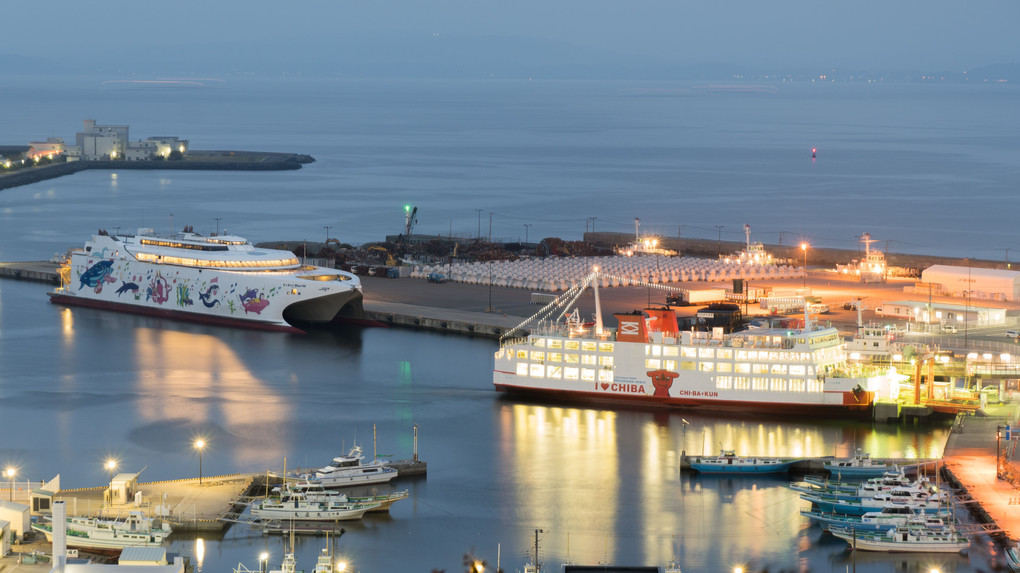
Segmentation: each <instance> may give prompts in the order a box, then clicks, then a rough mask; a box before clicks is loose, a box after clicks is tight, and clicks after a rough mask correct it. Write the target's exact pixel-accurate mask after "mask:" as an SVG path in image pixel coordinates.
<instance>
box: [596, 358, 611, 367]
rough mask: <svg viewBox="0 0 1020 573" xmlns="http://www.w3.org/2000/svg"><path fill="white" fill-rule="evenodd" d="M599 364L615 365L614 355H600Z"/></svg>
mask: <svg viewBox="0 0 1020 573" xmlns="http://www.w3.org/2000/svg"><path fill="white" fill-rule="evenodd" d="M599 364H601V365H603V366H612V365H613V357H612V356H599Z"/></svg>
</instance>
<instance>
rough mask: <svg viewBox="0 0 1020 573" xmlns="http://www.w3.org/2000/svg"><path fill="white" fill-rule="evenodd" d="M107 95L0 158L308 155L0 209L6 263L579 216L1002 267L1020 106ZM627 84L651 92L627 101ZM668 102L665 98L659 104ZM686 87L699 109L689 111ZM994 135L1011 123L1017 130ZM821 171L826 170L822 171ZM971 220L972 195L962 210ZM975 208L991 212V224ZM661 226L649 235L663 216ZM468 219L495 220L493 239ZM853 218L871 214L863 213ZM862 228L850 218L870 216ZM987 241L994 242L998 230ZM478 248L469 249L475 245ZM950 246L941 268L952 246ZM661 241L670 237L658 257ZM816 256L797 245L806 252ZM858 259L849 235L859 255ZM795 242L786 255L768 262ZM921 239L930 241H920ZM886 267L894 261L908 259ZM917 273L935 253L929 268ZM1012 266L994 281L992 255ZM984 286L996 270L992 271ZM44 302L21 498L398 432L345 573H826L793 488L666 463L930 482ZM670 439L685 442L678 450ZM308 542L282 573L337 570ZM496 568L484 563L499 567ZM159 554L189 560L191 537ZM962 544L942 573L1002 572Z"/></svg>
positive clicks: (532, 93) (91, 83)
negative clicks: (95, 153) (551, 571)
mask: <svg viewBox="0 0 1020 573" xmlns="http://www.w3.org/2000/svg"><path fill="white" fill-rule="evenodd" d="M101 79H114V78H70V79H67V80H66V81H60V82H46V81H40V80H17V81H13V82H11V84H10V85H8V86H6V87H5V88H4V95H5V98H6V99H5V101H6V102H8V103H9V105H10V106H11V107H12V108H14V109H20V110H23V113H21V114H16V115H14V116H12V117H11V119H10V122H9V125H6V124H5V131H4V135H3V137H4V138H5V141H4V142H3V143H18V142H22V141H26V140H30V139H39V138H45V137H47V136H63V137H64V138H65V139H71V137H72V134H73V132H74V131H76V130H78V129H80V127H79V126H80V122H81V120H82V119H84V118H94V119H96V120H97V121H99V123H106V124H122V123H123V124H130V125H131V126H132V130H133V131H132V133H133V137H134V138H144V137H146V136H149V135H164V134H171V135H178V136H181V137H185V138H188V139H190V140H191V145H192V146H193V147H194V148H203V149H217V148H220V149H261V150H284V151H294V152H301V153H309V154H311V155H313V156H315V157H316V158H317V159H318V161H317V162H316V163H314V164H312V165H309V166H306V167H305V168H303V169H301V170H299V171H296V172H287V173H266V174H246V173H203V172H189V173H177V172H173V173H169V172H168V173H160V172H131V171H126V172H117V173H109V172H87V173H81V174H77V175H75V176H72V177H67V178H63V179H58V180H54V181H48V182H44V183H40V184H37V185H31V186H26V187H21V188H16V189H12V190H7V191H3V192H0V260H24V259H39V258H47V257H49V256H50V255H51V254H53V253H54V252H62V251H64V250H65V249H67V248H68V247H69V246H72V245H78V244H80V243H81V242H82V241H83V240H84V239H85V238H86V237H87V235H88V234H89V233H91V232H94V230H95V229H96V228H98V227H103V228H107V229H113V228H114V227H116V226H120V227H122V228H132V227H136V226H148V227H156V228H162V229H164V230H168V229H169V228H170V213H173V220H174V225H175V226H176V227H177V228H180V226H182V225H185V224H190V225H194V226H195V227H196V228H197V229H198V230H203V229H205V228H206V227H208V229H209V230H212V229H213V226H214V225H215V224H216V223H215V218H216V217H221V218H222V221H221V222H220V223H219V224H220V225H221V230H222V228H229V229H230V230H231V231H233V232H236V233H239V234H242V235H246V236H248V237H249V238H251V239H253V240H256V241H259V240H274V239H300V238H307V239H309V240H321V239H320V238H321V237H323V236H324V233H325V230H324V229H323V226H327V225H328V226H331V227H332V230H331V231H330V235H331V236H336V237H338V238H340V239H341V240H344V241H349V242H354V243H360V242H365V241H371V240H377V239H380V238H381V237H382V235H384V234H387V233H396V232H398V231H399V229H400V227H401V226H402V224H403V215H402V209H403V205H404V204H405V203H413V204H416V205H418V206H419V209H420V213H421V214H420V216H419V221H420V222H419V229H421V230H422V232H435V233H437V234H446V233H448V232H451V231H452V232H454V233H462V234H476V233H478V232H479V231H478V229H479V227H480V228H481V234H483V235H487V234H488V219H489V212H490V211H492V212H493V213H494V215H493V231H492V233H493V236H494V237H509V236H514V237H516V236H517V235H518V234H523V231H524V228H523V225H524V224H525V223H527V224H530V225H532V226H531V228H530V236H531V238H532V239H535V238H536V237H540V236H552V235H555V236H564V237H567V238H579V237H580V234H581V233H582V232H583V231H584V227H585V222H586V221H585V219H586V218H587V217H592V216H594V217H598V219H597V220H596V225H597V229H599V230H620V231H625V230H627V229H629V228H631V227H630V226H631V225H632V223H631V217H632V216H637V217H641V219H642V221H643V223H644V225H645V228H651V229H658V230H661V232H664V233H670V232H674V233H675V231H677V230H679V229H678V228H677V227H678V225H685V224H686V225H687V227H686V228H685V229H684V233H685V234H692V235H696V234H698V233H700V234H701V235H702V236H706V237H714V236H715V233H716V229H715V228H714V227H711V226H709V225H710V224H716V222H718V224H723V225H725V226H726V227H725V228H724V238H734V239H735V238H737V237H736V235H735V233H734V234H732V235H728V233H730V231H734V232H735V231H737V230H738V229H739V228H740V226H741V225H742V224H743V223H745V222H746V223H750V224H751V225H752V226H753V229H752V231H753V232H757V231H758V230H759V229H761V232H762V235H763V236H762V237H761V238H762V239H764V240H768V239H769V236H768V234H767V233H769V232H771V233H773V236H775V237H777V238H778V231H780V230H783V231H789V232H790V233H792V234H798V235H799V234H800V233H804V234H805V235H808V236H809V237H812V240H813V241H817V242H823V241H832V242H833V246H846V241H850V245H851V246H853V245H855V244H856V243H855V242H853V241H854V239H853V237H854V235H857V234H860V233H861V232H865V231H869V232H871V233H872V235H873V236H875V237H876V238H879V239H888V240H892V241H896V242H899V243H900V244H901V245H903V246H904V248H903V250H907V249H906V248H905V247H906V246H908V245H916V246H917V247H918V248H917V249H913V250H918V251H920V250H921V247H924V248H928V247H930V246H931V245H934V244H937V245H938V247H939V250H946V251H948V250H950V249H957V250H958V251H957V252H960V253H961V254H967V253H976V252H977V251H979V250H980V249H986V251H983V252H988V253H992V252H993V251H994V249H995V248H998V247H992V246H989V245H991V243H992V242H993V240H1001V241H1002V245H1003V246H1002V248H1003V249H1005V247H1006V246H1008V241H1009V240H1012V237H1013V235H1012V234H1011V233H1010V230H1009V226H1008V224H1007V222H1008V221H1007V220H1008V218H1009V217H1010V216H1011V215H1010V213H1011V212H1012V211H1010V210H1009V209H994V208H989V205H990V204H994V203H995V202H1002V203H1004V204H1007V205H1008V204H1009V203H1008V202H1009V201H1012V200H1013V199H1012V197H1011V196H1010V194H1009V192H1008V191H1009V190H1010V189H1014V188H1015V185H1013V186H1012V187H1011V185H1012V184H1013V183H1014V182H1015V181H1016V180H1017V178H1016V175H1017V163H1018V162H1020V160H1018V159H1017V158H1018V157H1020V155H1018V154H1017V153H1016V151H1017V149H1016V148H1017V146H1018V142H1017V139H1016V138H1017V135H1016V133H1017V131H1016V130H1015V129H1013V128H1015V127H1016V126H1015V122H1016V121H1017V119H1016V117H1015V114H1012V113H1011V112H1010V110H1011V109H1012V107H1011V104H1012V103H1013V101H1014V94H1015V92H1013V91H1010V89H1009V88H1005V89H1003V88H1002V87H1001V86H974V87H946V88H941V87H940V88H922V87H918V86H867V87H865V86H860V87H849V88H846V87H838V86H797V87H790V88H787V87H780V88H779V89H778V91H777V92H776V93H772V94H746V93H719V92H715V91H712V90H709V89H700V88H697V87H696V86H659V85H655V86H652V85H635V84H632V83H627V84H612V83H583V82H574V83H559V84H549V83H536V82H516V83H515V82H401V81H392V82H359V81H346V80H337V79H329V80H325V79H303V78H289V79H261V78H230V79H228V81H227V82H226V83H225V84H223V85H220V86H218V87H215V88H209V89H200V90H172V91H163V90H156V91H131V90H103V89H102V88H101V87H100V80H101ZM636 88H639V89H636ZM660 88H668V90H667V91H662V90H661V89H660ZM684 90H688V91H684ZM1010 122H1013V123H1012V124H1011V123H1010ZM811 146H817V147H818V148H819V151H820V153H819V158H818V159H817V160H816V161H815V162H811V161H810V156H809V150H810V147H811ZM960 197H967V199H966V200H964V199H961V198H960ZM981 198H984V199H987V201H988V202H987V203H986V204H980V203H982V201H980V200H979V199H981ZM663 207H665V208H663ZM475 209H482V211H481V213H480V214H479V212H476V211H475ZM848 214H856V215H859V217H848V216H847V215H848ZM858 218H859V219H860V220H857V219H858ZM997 218H998V219H997ZM479 220H480V223H479ZM950 222H953V223H954V224H955V225H956V227H955V228H954V229H955V231H958V232H954V234H953V235H952V240H953V241H955V242H956V243H955V244H948V241H949V240H950V235H948V234H947V233H945V231H944V228H943V226H944V225H945V224H949V223H950ZM671 229H673V231H671ZM812 233H814V234H813V235H812ZM844 235H845V236H844ZM784 236H785V235H784ZM919 237H924V238H923V239H922V238H919ZM896 242H894V243H893V246H894V247H895V245H896V244H897V243H896ZM932 250H934V249H932ZM1002 254H1003V255H1005V252H1004V250H1003V251H1002ZM990 258H994V257H990ZM45 291H46V287H45V286H44V285H38V284H31V283H21V282H14V281H0V364H2V365H3V368H2V369H0V420H3V421H4V423H5V424H4V426H5V427H6V428H10V429H12V431H11V432H10V434H9V438H10V439H8V440H4V441H3V442H2V443H0V463H3V464H5V465H6V464H7V463H12V464H15V465H17V466H19V467H20V468H21V469H20V473H19V475H21V476H22V477H26V476H27V477H31V478H32V479H40V478H49V477H51V476H52V475H55V474H60V475H61V480H62V484H63V486H64V487H82V486H93V485H99V484H100V483H102V482H103V481H104V480H105V478H106V473H105V471H104V470H103V468H102V462H103V460H105V459H106V458H107V457H108V456H111V455H113V456H116V457H118V458H119V459H120V460H121V468H122V469H124V470H125V471H137V470H141V469H142V468H144V471H143V474H142V478H143V479H145V480H153V481H154V480H161V479H173V478H178V477H191V476H194V475H196V473H197V469H198V468H197V466H198V460H197V458H196V456H195V454H194V451H193V450H192V449H191V447H190V444H191V442H192V440H193V439H194V437H195V436H198V435H203V436H206V437H207V438H208V439H209V441H210V446H209V448H208V450H207V452H206V454H205V455H204V456H203V460H202V464H203V473H204V474H205V475H212V474H222V473H233V472H239V471H264V470H266V469H268V468H280V467H281V466H282V465H283V460H284V458H286V459H287V463H288V465H289V466H291V467H293V466H295V465H301V466H314V465H320V464H324V463H326V462H327V461H328V460H329V459H330V458H331V457H333V456H334V455H337V454H338V453H340V452H341V451H342V450H343V449H344V446H348V447H349V446H350V445H351V443H352V442H353V441H354V440H355V439H356V440H357V441H358V442H359V443H361V444H363V445H365V446H366V450H368V451H371V447H372V446H371V444H372V427H373V425H375V426H376V428H377V430H378V435H379V452H380V453H382V454H393V455H394V456H396V457H399V458H403V457H409V456H410V453H411V439H412V438H411V435H412V434H411V431H412V427H413V425H415V424H417V425H418V426H419V428H420V453H421V456H422V457H423V458H424V459H425V460H427V461H428V463H429V476H428V478H427V479H419V480H408V481H402V483H401V482H398V483H397V484H396V487H400V488H403V487H408V488H410V489H411V491H412V497H411V499H410V500H407V501H404V502H400V503H398V504H397V505H395V506H394V507H393V509H392V512H391V515H390V516H388V517H381V518H380V517H370V518H366V519H365V520H364V522H362V523H360V524H351V525H349V526H346V529H347V530H348V533H347V534H346V535H345V536H344V537H343V538H342V539H341V545H342V546H343V547H344V550H345V552H346V553H347V555H348V556H349V557H350V559H351V560H352V562H353V563H355V564H356V567H357V568H358V570H360V571H365V572H369V571H431V570H432V569H445V570H447V571H457V570H460V569H461V568H462V566H461V558H462V555H463V554H465V553H467V552H474V553H475V554H476V555H478V556H479V557H481V558H484V559H486V560H487V561H488V562H489V564H490V566H491V565H495V562H496V559H497V551H498V552H499V554H500V555H501V558H500V559H501V565H502V566H503V568H504V569H507V570H510V571H512V570H514V569H517V568H520V567H521V566H522V565H523V563H524V562H525V561H526V560H527V557H526V553H527V551H528V550H529V548H530V547H531V545H532V543H533V539H534V538H533V535H534V534H533V531H534V530H535V529H543V530H544V533H542V534H541V552H542V560H543V561H545V563H546V564H547V565H555V564H558V563H561V562H564V561H566V560H568V559H569V560H572V561H574V562H578V563H598V562H616V563H629V564H664V563H665V562H667V561H668V560H669V559H670V557H671V556H673V555H676V556H677V557H678V558H679V559H680V560H681V562H682V563H683V568H684V570H685V571H714V570H720V569H728V568H730V567H731V566H733V565H736V564H739V563H743V564H746V565H747V566H749V567H751V568H756V569H763V568H769V570H772V571H776V570H781V569H786V570H798V571H824V570H833V571H836V570H838V571H843V570H847V569H850V568H851V567H853V564H851V562H850V561H848V558H847V554H846V552H844V551H843V545H842V544H841V543H839V542H838V541H836V540H834V539H832V538H831V537H828V536H823V535H822V534H821V532H820V530H819V529H818V528H817V527H815V526H811V525H809V524H808V523H807V522H806V521H805V520H804V519H803V518H801V516H800V515H799V514H798V511H799V509H801V508H802V507H803V503H802V502H801V501H800V500H799V499H798V498H797V496H795V495H793V493H792V492H790V491H789V490H788V489H787V488H786V487H785V482H782V481H772V480H752V479H707V478H698V477H693V478H692V477H688V476H686V475H683V476H681V475H679V474H678V472H677V463H678V457H679V454H680V452H681V451H683V450H686V451H687V452H689V453H701V452H702V451H708V452H714V451H715V450H717V449H718V448H720V447H732V448H736V449H737V450H738V451H739V452H740V453H758V454H773V455H791V456H792V455H797V456H799V455H806V456H807V455H815V456H817V455H830V454H840V455H845V454H847V453H849V452H852V451H853V449H854V448H857V447H860V448H864V449H865V450H867V451H870V452H871V453H872V454H873V455H875V456H896V457H900V456H914V455H917V456H933V455H938V453H939V452H940V451H941V448H942V447H943V444H944V442H945V439H946V436H947V432H946V429H945V428H944V427H940V426H936V427H928V426H909V427H902V426H885V425H881V426H872V425H871V424H867V423H843V422H835V421H797V420H793V421H791V420H777V419H770V418H747V417H737V418H725V417H716V416H710V415H704V414H697V413H666V412H644V411H632V410H612V409H592V408H576V407H568V406H559V405H557V406H553V405H545V404H540V403H523V402H515V401H511V400H505V399H502V398H500V397H499V396H497V395H496V394H495V393H494V392H493V391H492V390H491V368H492V362H491V361H492V352H494V350H495V349H496V346H495V343H494V342H492V341H487V340H473V339H467V338H460V337H448V336H441V335H435V334H427V333H418V332H409V331H403V330H393V329H390V330H383V329H368V330H354V331H350V332H343V333H318V334H313V335H307V336H291V335H281V334H278V333H261V332H248V331H243V330H231V329H222V328H212V327H203V326H195V325H186V324H178V323H175V322H168V321H161V320H153V319H148V318H141V317H134V316H126V315H119V314H116V313H103V312H99V311H91V310H87V309H74V310H69V309H65V308H62V307H57V306H53V305H50V304H48V302H47V300H46V296H45ZM683 420H686V421H688V422H689V425H687V424H684V423H683ZM324 543H325V542H324V540H322V539H319V538H303V539H300V540H299V550H298V564H299V568H304V569H310V568H311V566H312V564H313V563H314V558H315V555H316V554H317V553H318V551H319V549H320V548H321V547H323V546H324ZM282 547H283V540H282V539H281V538H279V537H266V536H263V535H261V534H253V533H251V532H249V531H247V530H246V529H245V528H244V527H234V528H232V529H231V530H230V531H229V532H228V533H227V535H226V537H225V538H223V539H210V540H205V552H204V557H203V560H202V564H201V568H202V570H203V571H226V570H228V569H229V568H231V567H233V566H235V565H236V564H237V563H238V562H241V561H243V562H245V563H246V564H248V565H249V566H250V567H256V566H257V555H258V553H260V552H261V551H263V550H266V549H267V548H268V550H269V551H270V553H271V554H272V557H271V559H270V561H271V563H273V564H276V563H278V562H279V559H280V557H281V554H282V553H281V550H282ZM497 548H499V549H497ZM173 550H175V551H180V552H182V553H185V554H188V555H191V556H192V557H193V559H197V554H196V550H195V541H194V540H193V539H191V538H189V537H188V536H186V535H181V536H178V537H177V539H176V540H175V541H174V542H173ZM988 562H989V556H988V553H987V550H986V549H985V548H984V546H983V545H981V544H979V545H978V547H976V548H975V549H974V550H972V551H971V553H970V554H969V556H951V557H948V558H940V561H939V566H940V567H941V570H942V571H975V570H980V569H987V567H988ZM856 566H857V567H859V568H861V569H860V570H862V571H915V570H917V571H920V570H924V571H926V570H928V568H929V567H930V566H931V562H930V559H929V558H927V557H896V558H889V557H882V558H874V557H867V558H865V557H858V561H857V563H856Z"/></svg>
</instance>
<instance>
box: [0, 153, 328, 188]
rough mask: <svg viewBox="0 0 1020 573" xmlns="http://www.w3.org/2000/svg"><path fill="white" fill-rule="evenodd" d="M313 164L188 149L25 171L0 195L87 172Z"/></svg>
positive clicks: (292, 157) (0, 180)
mask: <svg viewBox="0 0 1020 573" xmlns="http://www.w3.org/2000/svg"><path fill="white" fill-rule="evenodd" d="M313 161H315V159H313V158H312V157H311V156H308V155H299V154H295V153H276V152H259V151H219V150H199V149H191V150H188V153H187V154H186V155H184V157H182V158H181V159H180V160H162V161H151V160H150V161H121V160H111V159H106V160H90V161H70V162H64V163H54V164H51V165H40V166H35V167H26V168H24V169H21V170H18V171H13V172H11V173H4V174H0V191H2V190H4V189H10V188H12V187H19V186H21V185H30V184H32V183H38V182H40V181H46V180H49V179H56V178H58V177H63V176H65V175H72V174H74V173H78V172H79V171H86V170H89V169H106V170H155V169H161V170H185V171H187V170H203V171H281V170H292V169H301V165H302V164H304V163H311V162H313Z"/></svg>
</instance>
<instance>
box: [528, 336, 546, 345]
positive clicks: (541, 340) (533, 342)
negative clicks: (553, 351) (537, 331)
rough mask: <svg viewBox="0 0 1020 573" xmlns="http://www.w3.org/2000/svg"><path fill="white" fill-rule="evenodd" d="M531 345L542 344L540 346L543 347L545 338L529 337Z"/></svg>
mask: <svg viewBox="0 0 1020 573" xmlns="http://www.w3.org/2000/svg"><path fill="white" fill-rule="evenodd" d="M531 345H532V346H542V347H544V346H545V339H544V338H533V339H531Z"/></svg>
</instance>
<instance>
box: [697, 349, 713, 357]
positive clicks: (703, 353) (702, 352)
mask: <svg viewBox="0 0 1020 573" xmlns="http://www.w3.org/2000/svg"><path fill="white" fill-rule="evenodd" d="M698 358H715V349H714V348H699V349H698Z"/></svg>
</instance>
